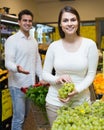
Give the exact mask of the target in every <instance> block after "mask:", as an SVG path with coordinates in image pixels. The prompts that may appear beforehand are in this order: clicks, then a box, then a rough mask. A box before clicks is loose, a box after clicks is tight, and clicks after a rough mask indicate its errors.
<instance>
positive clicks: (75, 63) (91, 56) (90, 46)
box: [43, 6, 98, 125]
mask: <svg viewBox="0 0 104 130" xmlns="http://www.w3.org/2000/svg"><path fill="white" fill-rule="evenodd" d="M58 29H59V34H60V37H61V39H59V40H57V41H55V42H53V43H52V44H51V45H50V46H49V48H48V50H47V54H46V58H45V62H44V68H43V79H44V80H45V81H47V82H49V83H50V88H49V91H48V94H47V97H46V109H47V114H48V118H49V121H50V124H51V125H52V123H53V121H54V120H55V119H56V117H57V112H56V111H57V109H59V108H60V107H62V106H64V105H68V104H70V106H71V107H75V106H76V105H80V104H82V103H83V102H84V101H87V102H89V103H90V91H89V86H90V85H91V84H92V82H93V79H94V76H95V74H96V69H97V64H98V51H97V47H96V43H95V42H94V41H92V40H91V39H88V38H84V37H81V36H80V16H79V14H78V12H77V10H76V9H74V8H73V7H70V6H66V7H64V8H63V9H62V10H61V11H60V13H59V19H58ZM53 68H54V69H55V71H56V74H55V75H52V74H51V71H52V69H53ZM65 82H73V83H74V85H75V89H74V91H73V92H72V93H70V94H69V95H68V98H66V99H64V100H63V99H59V97H58V89H59V88H60V87H61V85H62V84H63V83H65Z"/></svg>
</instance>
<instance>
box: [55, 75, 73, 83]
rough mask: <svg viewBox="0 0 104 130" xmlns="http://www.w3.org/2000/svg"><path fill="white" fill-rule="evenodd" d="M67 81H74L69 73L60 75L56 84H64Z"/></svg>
mask: <svg viewBox="0 0 104 130" xmlns="http://www.w3.org/2000/svg"><path fill="white" fill-rule="evenodd" d="M65 82H67V83H68V82H72V80H71V78H70V76H69V75H62V76H60V77H59V78H58V79H57V81H56V84H63V83H65Z"/></svg>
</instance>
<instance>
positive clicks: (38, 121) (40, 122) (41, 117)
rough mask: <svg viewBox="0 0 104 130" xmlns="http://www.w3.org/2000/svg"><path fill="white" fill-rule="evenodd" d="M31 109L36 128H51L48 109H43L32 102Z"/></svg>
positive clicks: (37, 129) (42, 129)
mask: <svg viewBox="0 0 104 130" xmlns="http://www.w3.org/2000/svg"><path fill="white" fill-rule="evenodd" d="M31 109H32V113H33V117H34V122H35V125H36V130H51V129H50V124H49V121H48V117H47V112H46V110H43V109H41V108H40V107H38V106H37V105H35V104H34V103H33V102H31Z"/></svg>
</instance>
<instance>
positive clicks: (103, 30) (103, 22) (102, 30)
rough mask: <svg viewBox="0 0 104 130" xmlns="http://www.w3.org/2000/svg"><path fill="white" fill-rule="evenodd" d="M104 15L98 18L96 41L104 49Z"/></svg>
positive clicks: (99, 47)
mask: <svg viewBox="0 0 104 130" xmlns="http://www.w3.org/2000/svg"><path fill="white" fill-rule="evenodd" d="M103 37H104V17H101V18H96V42H97V45H98V49H100V50H104V40H103V39H104V38H103Z"/></svg>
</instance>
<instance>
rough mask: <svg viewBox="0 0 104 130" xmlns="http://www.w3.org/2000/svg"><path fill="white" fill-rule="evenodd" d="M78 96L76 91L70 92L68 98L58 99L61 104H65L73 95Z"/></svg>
mask: <svg viewBox="0 0 104 130" xmlns="http://www.w3.org/2000/svg"><path fill="white" fill-rule="evenodd" d="M76 94H78V92H77V91H76V90H74V91H72V92H71V93H69V94H68V97H67V98H66V99H62V98H59V99H60V101H62V102H63V103H67V102H68V101H70V100H71V99H72V97H73V96H74V95H76Z"/></svg>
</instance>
